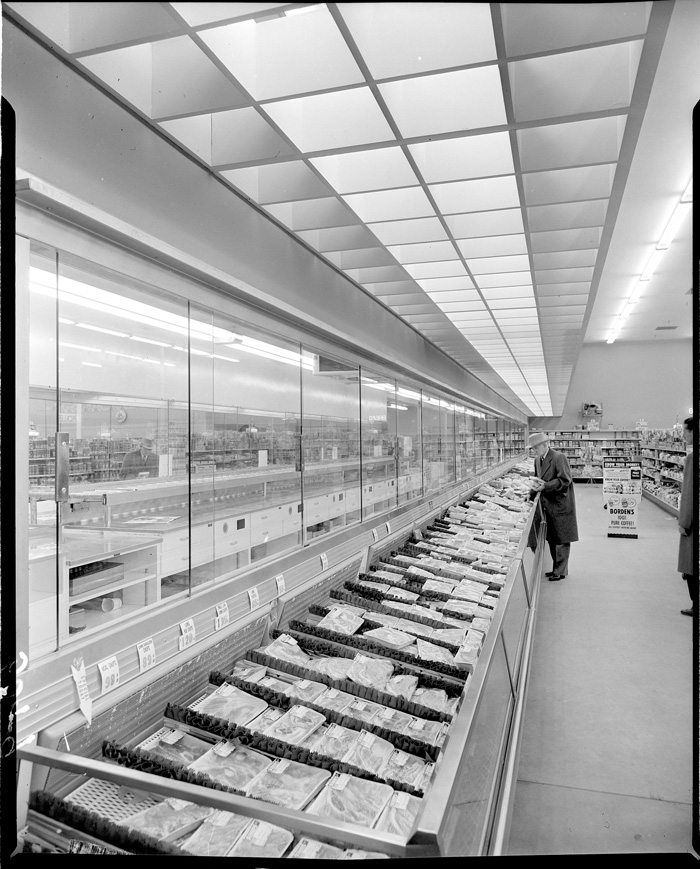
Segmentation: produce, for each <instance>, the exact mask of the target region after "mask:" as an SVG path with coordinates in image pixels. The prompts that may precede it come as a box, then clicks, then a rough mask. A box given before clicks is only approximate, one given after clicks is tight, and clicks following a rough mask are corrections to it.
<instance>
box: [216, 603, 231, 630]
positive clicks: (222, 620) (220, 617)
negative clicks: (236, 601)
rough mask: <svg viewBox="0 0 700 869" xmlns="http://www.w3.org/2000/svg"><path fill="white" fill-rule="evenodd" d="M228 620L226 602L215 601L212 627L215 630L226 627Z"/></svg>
mask: <svg viewBox="0 0 700 869" xmlns="http://www.w3.org/2000/svg"><path fill="white" fill-rule="evenodd" d="M228 621H229V612H228V603H227V602H226V601H224V602H223V603H217V605H216V619H215V620H214V628H215V630H217V631H220V630H221V628H224V627H226V625H227V624H228Z"/></svg>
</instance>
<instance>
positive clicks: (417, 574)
mask: <svg viewBox="0 0 700 869" xmlns="http://www.w3.org/2000/svg"><path fill="white" fill-rule="evenodd" d="M406 579H417V580H418V581H419V582H421V581H423V580H426V581H427V580H430V579H435V573H434V572H433V571H432V570H425V569H424V568H422V567H417V566H416V565H412V566H411V567H409V568H408V570H407V571H406Z"/></svg>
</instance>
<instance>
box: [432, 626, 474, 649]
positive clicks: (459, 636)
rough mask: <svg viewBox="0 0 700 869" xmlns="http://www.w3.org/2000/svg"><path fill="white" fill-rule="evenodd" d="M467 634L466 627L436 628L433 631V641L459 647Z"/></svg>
mask: <svg viewBox="0 0 700 869" xmlns="http://www.w3.org/2000/svg"><path fill="white" fill-rule="evenodd" d="M466 634H467V626H466V625H465V626H464V627H463V628H436V629H435V630H434V631H433V635H432V639H433V640H442V642H443V643H450V644H451V645H453V646H461V645H462V643H463V642H464V638H465V636H466Z"/></svg>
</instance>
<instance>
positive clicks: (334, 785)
mask: <svg viewBox="0 0 700 869" xmlns="http://www.w3.org/2000/svg"><path fill="white" fill-rule="evenodd" d="M349 778H350V776H348V775H346V774H345V773H344V772H334V773H333V775H332V776H331V777H330V778H329V779H328V784H327V785H326V787H329V788H331V790H334V791H342V790H343V788H344V787H345V785H346V784H347V783H348V780H349Z"/></svg>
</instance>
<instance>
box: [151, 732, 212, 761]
mask: <svg viewBox="0 0 700 869" xmlns="http://www.w3.org/2000/svg"><path fill="white" fill-rule="evenodd" d="M136 748H138V749H141V750H142V751H148V752H150V754H154V755H155V756H156V757H159V758H162V759H163V760H170V761H173V763H177V764H181V765H182V766H189V764H191V763H193V762H194V761H195V760H197V758H198V757H201V756H202V755H203V754H206V753H207V752H208V751H209V749H210V748H211V743H210V742H206V741H205V740H203V739H197V737H196V736H190V735H189V733H184V731H182V730H173V729H172V728H170V727H163V728H162V729H161V730H159V731H157V732H156V733H154V734H153V735H152V736H149V737H148V738H147V739H144V740H143V742H140V743H139V744H138V745H137V746H136Z"/></svg>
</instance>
